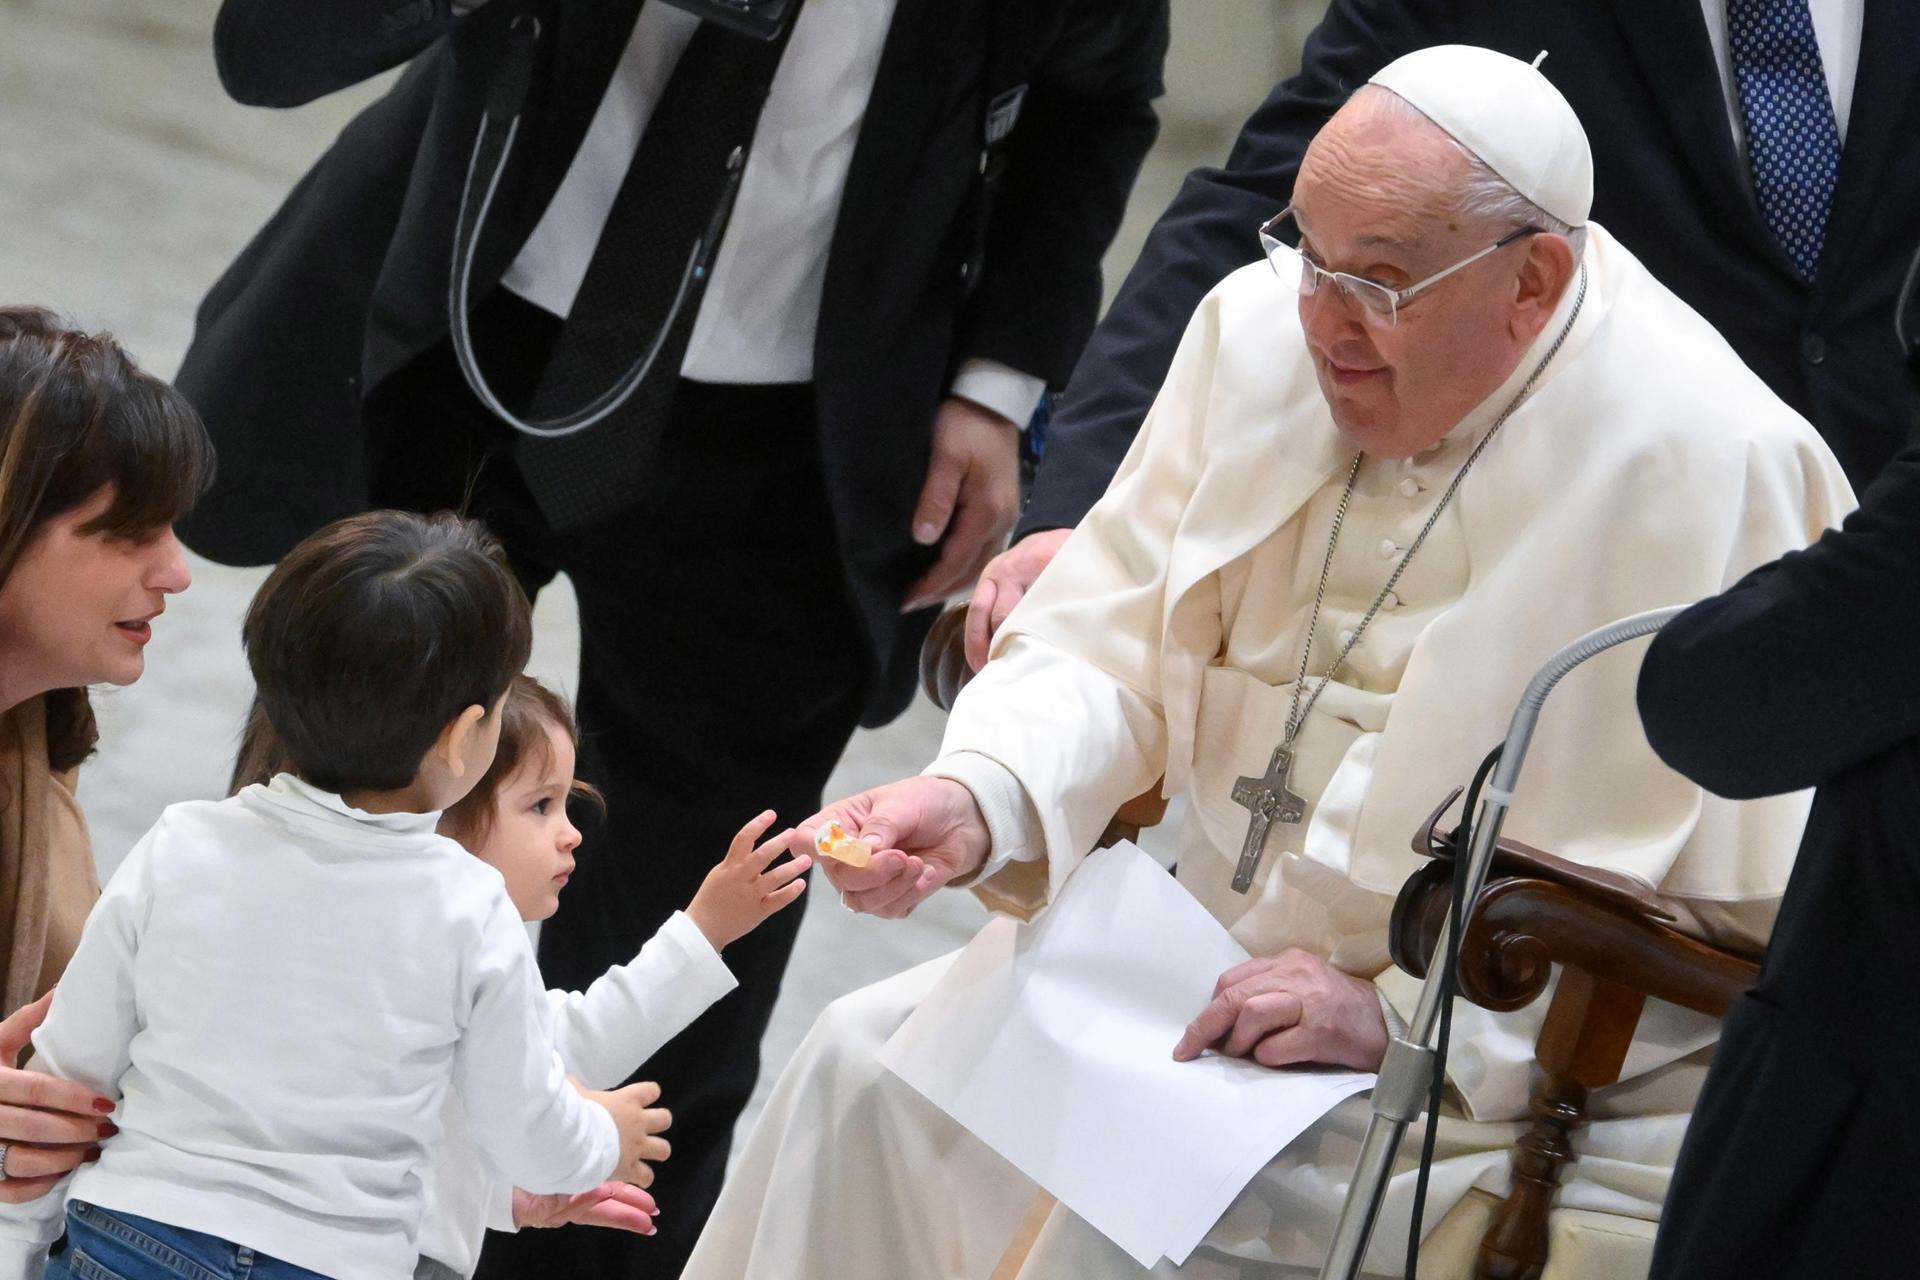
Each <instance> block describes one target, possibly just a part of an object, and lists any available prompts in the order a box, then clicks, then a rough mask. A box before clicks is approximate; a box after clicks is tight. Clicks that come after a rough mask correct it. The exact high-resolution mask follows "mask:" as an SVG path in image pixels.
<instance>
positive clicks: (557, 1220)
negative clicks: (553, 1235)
mask: <svg viewBox="0 0 1920 1280" xmlns="http://www.w3.org/2000/svg"><path fill="white" fill-rule="evenodd" d="M657 1212H659V1209H658V1208H657V1207H656V1206H655V1205H654V1203H653V1197H652V1196H650V1195H648V1194H647V1193H646V1192H644V1191H642V1190H641V1189H640V1188H638V1187H630V1186H628V1185H627V1184H626V1183H624V1182H603V1183H601V1184H600V1185H599V1186H597V1187H595V1188H594V1189H593V1190H591V1191H582V1192H581V1193H580V1194H579V1195H577V1196H537V1195H534V1194H533V1193H532V1192H531V1191H522V1190H521V1189H520V1188H518V1187H515V1188H514V1189H513V1225H514V1226H516V1227H519V1228H521V1229H522V1230H524V1229H526V1228H528V1227H564V1226H567V1225H568V1224H570V1223H578V1224H579V1225H581V1226H583V1227H612V1228H613V1229H614V1230H616V1231H631V1232H633V1233H634V1234H635V1235H642V1236H650V1235H652V1234H653V1233H654V1230H655V1227H654V1225H653V1215H654V1214H655V1213H657Z"/></svg>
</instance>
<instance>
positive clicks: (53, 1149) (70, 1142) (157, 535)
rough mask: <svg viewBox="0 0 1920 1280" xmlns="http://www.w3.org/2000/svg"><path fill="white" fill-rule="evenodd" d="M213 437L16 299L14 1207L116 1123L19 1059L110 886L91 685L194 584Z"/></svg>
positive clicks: (5, 340) (3, 482) (7, 343)
mask: <svg viewBox="0 0 1920 1280" xmlns="http://www.w3.org/2000/svg"><path fill="white" fill-rule="evenodd" d="M212 474H213V447H212V445H211V443H210V442H209V441H208V439H207V434H206V431H205V429H204V428H203V427H202V426H201V425H200V419H199V416H198V415H197V414H196V413H195V412H194V410H193V408H192V406H190V405H189V404H188V403H187V402H186V400H185V399H183V398H182V397H181V396H180V395H179V393H178V392H176V391H174V389H173V388H172V387H170V386H168V385H167V384H166V383H164V382H162V381H160V380H159V379H158V378H155V377H153V376H152V375H150V374H147V373H144V372H142V371H141V370H140V369H139V367H138V366H136V365H135V364H134V362H133V360H132V359H131V358H130V357H129V356H128V355H127V353H126V351H125V350H123V349H122V348H121V347H120V346H119V344H118V343H116V342H114V341H113V340H112V339H110V338H107V337H103V336H96V335H89V334H85V333H79V332H75V331H74V330H71V329H68V328H66V327H64V326H62V325H61V324H60V322H59V321H58V320H57V319H55V317H54V316H53V315H51V314H50V313H48V312H46V311H41V310H38V309H34V308H24V307H15V308H0V1013H6V1014H9V1015H12V1016H10V1017H8V1019H7V1021H6V1022H5V1023H0V1057H3V1058H4V1061H0V1201H8V1202H17V1201H20V1200H26V1199H31V1198H32V1197H34V1196H37V1195H40V1194H42V1193H44V1192H45V1191H46V1190H47V1189H48V1188H50V1187H51V1186H52V1185H53V1183H54V1181H55V1180H56V1179H57V1178H58V1177H59V1176H60V1175H61V1174H63V1173H65V1172H67V1171H68V1170H69V1169H72V1168H73V1167H74V1166H75V1165H77V1164H79V1163H80V1162H81V1161H82V1160H84V1159H86V1158H87V1156H88V1153H89V1151H90V1149H91V1147H92V1144H93V1143H95V1142H97V1141H98V1139H99V1138H100V1137H102V1136H105V1134H107V1133H110V1132H112V1127H111V1126H110V1125H108V1124H106V1123H105V1122H103V1121H102V1120H101V1114H102V1113H104V1112H107V1111H111V1110H112V1104H111V1103H110V1102H108V1101H107V1100H105V1099H101V1098H97V1097H95V1095H94V1094H93V1092H92V1091H91V1090H89V1089H84V1088H81V1087H80V1086H78V1085H74V1084H69V1083H67V1082H65V1081H59V1080H52V1079H50V1078H48V1077H46V1076H42V1075H38V1074H36V1073H33V1072H27V1071H18V1070H15V1069H14V1067H13V1063H14V1060H15V1058H14V1055H15V1054H16V1053H17V1051H18V1050H19V1049H20V1048H22V1047H24V1045H25V1043H26V1039H27V1036H28V1034H30V1033H31V1031H32V1029H33V1028H34V1027H35V1026H37V1025H38V1023H39V1020H40V1019H41V1018H42V1017H44V1016H45V1013H46V1000H45V999H44V998H43V997H44V996H45V995H46V994H47V993H48V991H49V990H50V988H52V986H53V984H54V983H55V982H57V981H58V980H59V978H60V974H61V972H62V970H63V969H64V968H65V966H66V963H67V959H68V957H70V956H71V955H72V953H73V948H74V945H75V943H77V942H78V941H79V937H80V928H81V925H82V924H83V923H84V922H85V920H86V917H87V912H88V911H89V910H90V909H91V907H92V906H93V902H94V899H95V898H96V897H98V896H99V892H100V888H99V882H98V878H97V876H96V874H95V871H94V865H93V856H92V850H91V848H90V846H89V844H88V839H87V828H86V822H85V820H84V818H83V817H82V816H81V812H80V806H79V803H78V801H76V800H75V798H74V791H73V785H74V784H73V776H74V770H75V769H76V768H77V767H78V766H79V764H80V762H81V761H82V760H85V759H86V758H87V756H89V755H91V754H92V752H93V747H94V743H95V740H96V739H97V737H98V732H97V730H96V728H95V726H94V720H93V710H92V707H91V706H90V705H89V703H88V701H87V686H88V685H93V684H116V685H123V684H131V683H132V682H133V681H135V680H138V679H139V678H140V674H141V672H142V670H143V669H144V667H145V664H146V658H145V646H146V644H147V641H148V639H149V638H150V637H151V635H152V625H153V621H154V619H155V618H157V617H159V616H160V614H161V613H162V612H163V611H164V609H165V607H166V598H167V597H168V596H169V595H172V594H174V593H176V592H179V591H184V590H185V589H186V587H187V584H188V580H189V579H188V573H187V566H186V561H185V558H184V557H183V555H182V553H181V550H180V544H179V543H178V542H177V541H175V539H174V536H173V523H174V521H175V520H177V519H178V518H179V517H180V516H181V515H182V514H184V513H185V511H186V510H187V508H188V507H189V506H191V505H192V503H193V501H194V499H195V498H197V497H198V496H199V495H200V493H201V492H202V491H203V490H204V489H205V488H206V486H207V484H208V482H209V481H210V480H211V479H212Z"/></svg>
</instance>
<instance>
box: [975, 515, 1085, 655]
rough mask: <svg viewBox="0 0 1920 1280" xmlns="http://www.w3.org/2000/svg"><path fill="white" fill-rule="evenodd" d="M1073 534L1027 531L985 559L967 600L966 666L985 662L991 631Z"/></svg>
mask: <svg viewBox="0 0 1920 1280" xmlns="http://www.w3.org/2000/svg"><path fill="white" fill-rule="evenodd" d="M1072 536H1073V530H1071V529H1046V530H1043V531H1042V532H1040V533H1030V534H1028V535H1027V536H1026V537H1024V538H1022V539H1020V541H1018V542H1016V543H1014V544H1013V545H1012V546H1010V547H1008V548H1007V549H1006V550H1005V551H1002V552H1001V553H1000V554H999V555H997V556H995V557H994V558H993V559H992V560H990V561H988V562H987V567H986V568H985V569H983V570H981V571H980V582H979V585H978V586H976V587H974V589H973V599H972V600H970V601H969V602H968V603H967V665H968V666H970V667H972V668H973V669H974V670H975V671H978V670H979V669H980V668H982V667H984V666H986V665H987V646H988V645H990V644H992V643H993V634H994V632H996V631H998V630H1000V624H1001V623H1003V622H1005V621H1006V620H1007V615H1008V614H1010V613H1012V612H1013V606H1015V605H1017V604H1019V603H1020V597H1021V596H1024V595H1025V594H1027V588H1029V587H1031V586H1032V585H1033V581H1034V579H1035V578H1038V577H1039V576H1040V571H1041V570H1042V569H1044V568H1046V567H1047V565H1048V564H1050V563H1052V561H1053V557H1054V556H1055V555H1057V554H1059V551H1060V548H1061V547H1064V546H1065V545H1066V544H1067V539H1068V538H1070V537H1072Z"/></svg>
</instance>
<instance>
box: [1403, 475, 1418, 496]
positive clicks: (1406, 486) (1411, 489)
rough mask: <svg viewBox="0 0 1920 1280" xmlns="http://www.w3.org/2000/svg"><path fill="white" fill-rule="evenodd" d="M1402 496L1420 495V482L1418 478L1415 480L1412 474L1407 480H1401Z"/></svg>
mask: <svg viewBox="0 0 1920 1280" xmlns="http://www.w3.org/2000/svg"><path fill="white" fill-rule="evenodd" d="M1400 496H1401V497H1403V498H1417V497H1419V496H1420V482H1419V481H1418V480H1415V479H1414V478H1413V477H1412V476H1408V477H1407V478H1406V479H1405V480H1402V481H1401V482H1400Z"/></svg>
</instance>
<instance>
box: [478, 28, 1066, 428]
mask: <svg viewBox="0 0 1920 1280" xmlns="http://www.w3.org/2000/svg"><path fill="white" fill-rule="evenodd" d="M893 9H894V0H809V2H808V3H807V4H806V5H805V6H804V7H803V8H802V9H801V10H800V15H799V17H798V18H797V19H796V20H795V25H794V29H793V35H792V38H791V40H790V42H789V43H788V45H787V49H786V52H785V53H784V54H783V55H782V56H781V59H780V66H779V69H778V70H777V71H776V72H775V73H774V77H773V83H772V85H771V86H770V88H769V91H768V97H767V103H766V106H765V108H764V109H763V111H762V112H761V117H760V124H759V128H758V130H757V132H756V133H755V135H754V142H753V147H752V150H751V152H750V153H749V156H748V160H747V167H746V172H745V173H744V174H743V175H742V178H741V184H740V194H739V199H738V200H737V202H736V203H735V205H734V208H733V215H732V220H731V221H730V222H729V224H728V226H727V234H726V236H725V238H724V239H723V240H722V241H721V244H720V252H719V256H718V258H717V259H716V260H715V262H714V267H713V277H712V279H711V280H710V281H709V282H708V284H707V289H706V293H705V295H704V296H703V297H702V298H701V302H700V311H699V314H698V316H697V317H696V318H695V320H694V325H693V334H692V337H691V339H690V340H689V343H688V346H687V354H686V358H685V360H684V361H683V362H682V363H681V366H680V372H681V374H682V376H684V377H687V378H692V379H695V380H698V381H701V382H717V383H777V382H806V381H808V380H810V379H811V378H812V377H813V342H814V333H815V330H816V328H817V326H818V322H819V317H820V297H821V289H822V286H823V284H824V283H825V281H826V273H827V254H828V250H829V247H830V246H831V244H832V240H833V228H834V223H835V221H836V220H837V219H838V217H839V212H840V197H841V194H842V192H843V191H844V190H845V189H846V185H847V171H848V168H849V166H850V165H851V164H852V161H853V149H854V144H855V143H856V142H857V141H858V139H859V135H860V124H861V121H862V120H863V119H865V117H866V112H867V102H868V99H869V98H870V97H871V96H872V93H873V83H874V78H875V76H876V75H877V74H878V72H879V67H880V54H881V50H882V47H883V46H884V44H885V43H886V37H887V30H888V27H889V26H890V25H891V23H892V21H893ZM698 26H699V19H697V18H695V17H693V16H692V15H691V14H689V13H687V12H686V11H684V10H681V9H676V8H674V7H672V6H671V5H666V4H659V3H650V4H646V5H643V6H642V7H641V9H640V19H639V21H638V22H637V23H635V25H634V29H633V36H632V38H631V39H630V40H629V41H628V42H627V48H626V52H625V53H624V54H623V55H622V56H621V59H620V64H619V66H618V68H617V69H616V70H615V71H614V73H613V80H612V82H611V83H609V84H608V86H607V92H606V95H605V96H604V97H603V98H602V99H601V100H600V107H599V109H598V111H596V112H595V114H594V117H593V122H592V123H591V124H590V125H589V126H588V127H587V133H586V136H585V138H584V139H582V141H581V144H580V150H579V151H578V152H576V153H575V155H574V159H573V163H572V165H571V166H569V168H568V169H567V173H566V176H565V177H564V178H563V179H562V180H561V183H560V186H559V189H558V190H557V191H556V192H555V193H554V197H553V201H552V203H550V204H549V205H548V206H547V209H546V212H545V213H544V214H543V215H542V216H541V218H540V221H539V223H538V224H537V225H536V226H535V227H534V229H533V234H532V235H530V236H529V237H528V238H527V242H526V244H525V245H523V246H522V247H521V250H520V253H519V255H518V256H517V257H516V258H515V259H514V260H513V263H512V265H510V266H509V267H508V268H507V272H506V274H505V275H504V276H503V277H502V278H501V283H503V284H504V285H506V287H507V288H508V289H511V290H512V291H513V292H514V293H516V294H518V295H519V296H521V297H522V298H525V299H526V300H527V301H529V302H531V303H534V304H535V305H536V306H539V307H542V308H544V309H546V310H547V311H550V312H552V313H553V314H554V315H557V316H562V317H564V316H566V315H567V314H568V313H569V312H570V311H571V310H572V309H573V302H574V299H575V297H577V296H578V295H579V292H580V283H581V281H582V280H584V279H585V278H586V274H587V267H588V264H589V263H590V262H591V261H592V259H593V254H594V250H595V249H596V248H597V247H598V245H599V243H600V232H601V229H602V228H603V227H605V226H606V222H607V215H608V214H609V213H610V212H611V211H612V208H613V201H614V197H615V196H616V195H617V194H618V193H619V190H620V186H621V183H622V182H623V181H624V180H625V178H626V173H627V168H628V166H629V165H630V163H631V162H632V160H633V155H634V151H635V148H637V147H638V146H639V143H640V135H641V133H642V132H643V131H644V130H645V129H646V126H647V121H648V120H649V119H650V118H651V117H652V115H653V110H654V107H655V105H656V104H657V103H658V102H659V100H660V96H661V94H662V93H664V92H665V91H666V87H667V82H668V80H669V79H670V78H671V77H672V75H673V69H674V67H675V66H676V65H677V64H678V63H679V61H680V55H681V54H682V53H683V52H684V51H685V50H686V47H687V42H688V41H689V40H691V39H692V38H693V32H694V30H695V28H696V27H698ZM636 354H637V353H636ZM1045 389H1046V386H1045V383H1044V382H1043V381H1042V380H1041V379H1039V378H1036V377H1032V376H1030V375H1028V374H1025V373H1021V372H1019V371H1017V370H1014V369H1011V368H1009V367H1008V366H1006V365H1004V364H1000V363H998V362H995V361H990V360H970V361H968V362H966V363H965V364H964V365H963V366H962V368H961V370H960V372H959V374H958V376H957V377H956V378H955V380H954V385H953V388H952V390H953V394H955V395H958V396H963V397H965V398H966V399H969V400H973V401H975V402H976V403H978V404H981V405H983V406H984V407H986V408H988V409H991V410H993V411H994V412H996V413H998V414H1000V415H1001V416H1002V417H1006V418H1010V419H1012V420H1013V421H1014V422H1016V423H1019V424H1020V425H1021V426H1025V425H1026V422H1027V419H1028V418H1030V417H1031V416H1032V415H1033V410H1034V408H1035V406H1036V405H1038V404H1039V402H1040V396H1041V394H1042V392H1044V391H1045ZM583 398H584V397H583Z"/></svg>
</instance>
